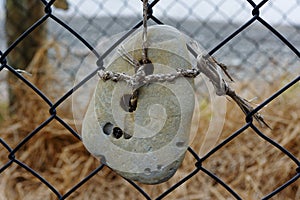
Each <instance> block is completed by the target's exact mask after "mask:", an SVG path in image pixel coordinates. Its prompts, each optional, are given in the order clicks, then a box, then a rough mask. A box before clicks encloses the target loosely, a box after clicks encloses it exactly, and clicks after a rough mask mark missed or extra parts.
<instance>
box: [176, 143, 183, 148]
mask: <svg viewBox="0 0 300 200" xmlns="http://www.w3.org/2000/svg"><path fill="white" fill-rule="evenodd" d="M176 146H177V147H183V146H184V142H176Z"/></svg>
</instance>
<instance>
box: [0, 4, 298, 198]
mask: <svg viewBox="0 0 300 200" xmlns="http://www.w3.org/2000/svg"><path fill="white" fill-rule="evenodd" d="M54 2H55V0H51V1H46V0H41V3H43V4H44V15H43V17H41V18H40V19H38V20H37V21H36V22H35V23H34V24H33V25H32V26H31V27H29V28H28V29H27V30H26V31H24V32H23V33H22V34H21V35H20V36H19V38H17V39H16V40H15V41H14V42H13V43H12V44H11V45H10V46H9V47H8V48H6V49H5V50H3V51H2V50H1V51H0V64H1V66H0V72H3V71H4V70H3V69H6V70H8V71H9V73H12V74H14V75H15V76H16V77H17V78H18V79H19V80H21V81H22V83H23V84H26V85H27V86H28V87H29V88H30V89H31V90H33V91H34V92H35V93H36V94H37V95H38V96H40V97H41V98H42V99H43V101H45V103H46V104H47V105H48V107H49V117H48V119H46V120H45V121H44V122H43V123H41V124H39V126H38V127H37V128H36V129H34V130H32V132H31V133H30V134H29V135H27V137H26V138H24V139H23V140H21V141H20V142H19V143H18V145H17V146H16V147H14V148H12V147H10V146H9V142H7V141H5V140H4V139H2V138H1V135H0V144H1V145H2V147H3V148H4V149H6V151H7V152H8V153H7V155H8V159H9V160H8V161H7V162H6V163H5V164H4V165H2V166H0V174H1V173H3V172H4V171H5V170H7V169H8V168H9V167H10V166H11V165H12V164H17V165H19V166H20V167H22V168H23V169H25V170H26V171H27V172H29V173H31V174H32V175H33V176H35V177H36V178H38V179H39V180H40V181H41V182H42V183H43V184H44V185H46V186H47V187H48V188H49V189H50V190H51V191H52V192H53V193H54V194H55V195H56V196H57V198H58V199H61V200H62V199H66V198H67V197H69V196H70V195H71V194H72V193H74V192H75V191H76V190H77V189H78V188H79V187H81V186H82V185H83V184H85V183H86V182H87V181H89V179H91V178H92V177H93V176H95V175H96V174H97V173H98V172H99V171H101V170H102V169H103V168H104V167H105V166H104V165H102V164H101V165H100V166H98V167H97V168H96V169H95V170H94V171H92V172H91V173H90V174H89V175H88V176H86V177H85V178H84V179H82V180H81V181H80V182H78V183H76V184H75V186H74V187H73V188H71V189H70V190H69V191H68V192H66V193H65V194H62V193H60V192H59V191H58V190H57V189H56V187H55V186H54V185H52V184H51V183H50V182H48V181H47V179H45V178H44V177H43V176H42V175H41V174H39V173H38V172H37V171H35V170H34V169H32V168H30V167H29V166H27V165H26V164H25V163H23V162H22V161H20V160H19V158H18V156H17V155H16V154H17V152H18V151H19V149H20V148H22V147H23V146H24V145H25V144H26V143H27V142H28V141H29V140H30V139H31V138H32V137H34V136H35V135H36V134H37V133H38V132H39V131H40V130H41V129H43V128H45V127H46V126H48V125H49V123H50V122H52V121H54V120H55V121H57V122H59V123H60V124H61V125H62V126H64V127H65V129H67V130H68V131H69V132H70V134H72V135H74V136H75V137H76V138H78V139H79V140H81V136H80V134H78V133H77V132H76V131H75V130H74V129H73V128H72V127H71V126H70V125H69V124H68V123H67V122H66V121H65V120H63V119H62V118H61V116H60V115H59V114H58V113H57V112H56V109H57V108H58V106H60V105H61V104H62V103H63V102H64V101H66V100H67V99H68V98H69V97H71V96H72V95H73V94H74V92H75V91H76V90H78V89H79V88H81V87H82V86H83V85H84V84H86V82H87V81H89V80H90V79H91V78H92V77H94V76H96V74H97V72H98V70H99V69H103V66H102V64H103V60H104V59H105V58H106V57H107V56H108V54H109V53H110V52H112V51H113V50H114V49H115V48H116V47H117V46H118V45H119V44H120V43H121V42H122V41H123V40H124V39H126V38H127V37H129V36H130V35H131V34H132V33H133V32H134V31H135V29H137V28H139V27H141V26H142V25H143V20H142V19H140V21H136V22H135V23H136V25H134V26H132V28H131V29H130V30H129V31H127V32H126V33H125V34H124V35H123V37H122V38H121V39H119V40H118V41H117V42H116V43H114V44H112V46H111V47H110V48H109V49H108V50H107V51H105V52H104V53H102V54H100V53H99V52H97V50H96V49H95V47H94V46H93V45H92V44H91V43H94V41H92V42H91V41H88V40H86V39H85V37H86V35H85V34H83V33H82V31H81V30H75V29H78V27H77V28H74V27H72V26H71V25H68V24H67V23H66V22H64V21H63V20H62V19H61V18H60V15H57V14H55V12H53V3H54ZM82 2H83V1H82ZM94 2H95V3H96V4H98V3H99V2H100V1H99V2H98V1H94ZM124 2H126V1H124ZM142 2H143V1H141V5H142ZM174 2H175V0H174ZM176 2H178V3H179V4H180V6H182V7H183V8H188V10H189V12H190V13H192V14H193V13H194V14H195V13H196V12H197V11H196V8H195V10H193V9H191V8H190V7H189V5H188V1H176ZM210 2H212V1H207V2H206V3H207V4H208V6H216V5H213V4H212V3H210ZM236 2H237V3H238V4H239V5H240V6H241V9H243V8H245V7H248V6H249V5H250V6H251V7H252V10H251V13H250V14H251V17H250V18H249V20H248V21H246V22H245V23H243V24H242V25H241V26H238V27H237V26H235V24H234V22H233V21H230V24H231V25H232V26H233V27H234V28H235V31H233V32H232V33H230V34H227V33H228V30H227V29H226V28H225V27H221V28H220V31H219V32H214V33H215V34H214V37H216V38H217V39H218V40H219V42H218V43H217V44H215V45H214V46H210V47H209V49H210V51H209V54H210V55H214V54H216V53H217V51H218V50H220V49H221V48H228V47H229V49H231V51H233V52H236V53H237V54H238V55H240V52H239V51H238V50H237V49H235V47H234V46H232V45H231V44H229V43H230V41H232V40H233V39H234V38H238V37H243V38H245V39H246V40H247V41H248V42H249V41H250V42H253V45H254V46H256V47H258V44H257V42H256V41H255V40H253V39H252V38H251V36H250V35H247V34H245V33H244V32H243V31H244V30H245V29H246V28H247V27H249V26H250V25H252V24H253V23H254V22H257V23H259V24H260V25H261V26H263V27H264V28H265V29H266V30H267V33H268V34H274V35H275V36H276V38H277V40H278V42H282V43H284V44H285V45H286V47H288V48H289V49H290V51H289V52H288V54H295V55H296V59H294V61H295V60H297V61H299V59H300V52H299V49H298V48H297V47H296V46H294V45H293V44H292V43H291V42H290V41H289V40H288V39H286V38H285V37H284V36H283V35H282V34H281V33H280V27H279V28H278V27H273V26H272V25H271V24H269V23H268V21H267V20H265V19H264V17H262V16H261V15H260V13H261V10H262V9H263V8H264V7H265V5H266V4H268V3H272V1H271V0H270V1H268V0H263V1H261V2H259V3H258V4H257V3H255V2H254V1H252V0H240V1H236ZM159 4H161V7H162V6H163V4H164V2H163V1H161V2H160V1H159V0H154V1H151V2H150V3H149V4H148V20H149V22H151V23H152V24H164V22H163V21H162V20H160V19H159V18H157V17H156V16H155V14H154V12H153V10H154V9H155V8H156V6H158V5H159ZM16 6H18V5H16ZM126 6H128V5H127V4H126V3H124V5H121V7H120V10H119V12H122V10H123V9H125V8H124V7H126ZM173 6H174V4H169V5H167V7H166V9H169V10H171V9H172V7H173ZM78 7H80V5H78ZM78 7H77V9H78ZM24 9H25V8H24ZM128 9H132V10H134V9H136V8H131V7H129V8H128ZM290 10H291V11H292V8H291V9H290ZM75 11H76V9H75ZM103 11H104V12H109V11H107V10H105V8H103ZM217 12H218V9H217V7H216V9H215V10H214V11H212V13H211V15H213V14H215V13H217ZM190 13H189V14H190ZM165 14H166V15H168V13H165ZM219 14H220V15H223V16H225V17H228V16H227V15H226V14H224V13H222V12H220V13H219ZM239 14H240V11H237V12H235V13H232V16H230V17H233V18H234V17H238V16H239ZM211 15H208V18H206V19H204V21H205V20H207V21H209V17H210V16H211ZM111 18H112V19H113V22H114V23H117V25H118V26H119V27H120V28H121V30H127V29H128V27H127V25H124V23H120V22H118V21H117V18H118V17H117V16H111ZM188 18H189V15H188V14H184V13H182V16H181V18H180V19H178V21H174V19H173V21H172V20H171V21H170V22H171V24H172V23H173V25H175V26H177V27H178V26H181V30H186V31H187V32H189V35H190V36H192V37H193V36H195V35H196V34H197V33H198V32H199V28H198V29H196V30H193V31H191V30H187V29H186V27H185V26H184V23H185V22H187V19H188ZM196 19H197V20H199V21H200V20H203V19H201V18H200V17H199V15H197V16H196ZM45 21H52V22H55V23H56V26H60V27H61V28H62V29H63V30H65V31H68V32H69V33H70V34H72V35H73V36H74V42H75V41H80V42H81V43H82V44H83V45H84V46H86V47H87V48H88V49H89V51H90V52H92V53H93V54H94V55H95V56H96V57H97V58H98V61H97V64H98V68H97V69H95V70H94V71H93V72H91V73H90V74H89V75H88V76H87V77H86V78H85V79H83V80H82V81H81V82H79V83H78V84H77V85H75V86H74V87H72V88H70V89H69V90H68V91H67V92H66V93H65V94H64V95H62V96H61V97H60V98H59V99H58V100H57V101H56V102H52V101H51V100H50V98H49V97H48V96H46V95H45V94H44V93H43V92H42V91H40V90H39V89H38V88H37V87H36V86H35V85H34V84H32V83H31V82H30V81H29V80H27V79H26V76H23V75H22V73H20V71H18V70H17V69H15V68H17V67H16V66H10V65H9V64H8V62H7V59H6V58H7V56H8V55H9V54H10V53H11V51H12V50H14V48H16V47H17V46H18V44H19V43H21V42H22V41H23V40H25V39H26V38H27V37H28V35H29V34H31V33H32V32H33V31H34V30H35V29H37V28H38V27H39V26H41V25H42V24H43V23H44V22H45ZM89 23H90V24H89V26H92V24H93V23H96V22H94V21H93V19H90V20H89ZM203 26H204V27H205V28H206V29H207V30H210V29H211V27H210V24H209V22H207V23H204V24H203ZM88 28H89V27H88V25H87V26H84V27H82V30H83V29H88ZM108 28H109V25H107V26H105V25H103V26H98V30H97V31H98V32H99V34H98V35H99V37H102V36H103V35H101V34H105V33H107V32H108V31H107V29H108ZM222 30H224V31H225V32H226V34H227V35H228V36H227V37H224V36H223V33H222ZM91 31H96V30H91ZM296 31H299V30H298V29H297V30H296ZM296 33H298V36H297V37H299V32H296ZM295 35H296V34H295ZM97 39H99V38H95V41H97ZM204 46H205V44H204ZM66 48H68V49H70V47H68V46H66ZM258 48H259V47H258ZM258 50H261V49H258ZM258 50H257V51H258ZM263 52H267V50H264V51H263ZM252 53H253V52H250V53H249V55H248V56H249V57H250V56H252ZM277 53H279V52H277ZM50 56H51V55H50ZM242 62H247V58H243V60H242ZM261 64H262V65H263V64H264V62H262V63H261ZM57 67H60V66H57ZM298 67H299V66H298ZM62 68H63V67H62ZM260 70H261V69H259V70H258V71H257V72H258V73H259V72H260ZM299 81H300V75H298V76H296V78H295V79H294V80H292V81H290V82H289V83H287V84H286V85H285V86H284V87H282V88H281V89H280V90H278V91H276V92H275V93H274V94H273V95H272V96H270V97H269V98H267V99H266V100H265V101H264V102H263V103H261V104H260V105H258V106H257V107H256V108H255V109H254V110H252V111H251V112H250V113H249V114H248V115H247V117H246V121H245V124H244V126H243V127H241V128H240V129H239V130H237V131H236V132H234V133H232V134H231V135H230V136H229V137H228V138H226V139H225V140H223V141H222V142H221V143H220V144H218V145H217V146H216V147H214V148H213V149H212V150H210V151H209V152H208V153H207V154H206V155H204V156H203V157H199V155H198V154H197V153H196V152H195V151H194V150H193V149H192V148H191V147H189V148H188V152H189V153H190V154H191V155H192V156H193V157H194V160H195V169H194V171H192V172H191V173H190V174H187V175H186V176H185V177H184V178H183V179H182V180H180V181H179V182H177V183H176V184H175V185H173V186H172V187H170V188H169V189H167V190H166V191H164V192H163V193H162V194H161V195H160V196H158V197H157V198H156V199H163V198H164V197H166V196H167V195H168V194H170V193H171V192H172V191H174V190H176V188H178V187H179V186H180V185H182V184H183V183H185V182H186V181H187V180H189V179H190V178H191V177H193V176H194V175H196V174H197V173H204V174H206V175H207V176H209V177H211V178H212V179H213V180H215V181H216V182H217V183H218V184H220V186H222V187H224V188H225V189H226V190H227V191H228V192H229V193H230V194H231V195H232V196H233V197H234V198H236V199H242V198H241V197H240V195H239V194H238V193H237V192H236V191H235V189H234V188H232V187H230V186H229V185H228V184H226V182H224V181H223V180H222V179H220V178H219V177H217V176H216V175H214V174H213V173H212V172H211V171H210V170H209V169H207V168H205V167H203V165H202V163H203V162H204V161H206V160H207V159H210V157H211V156H212V155H213V154H214V153H216V152H217V151H222V150H221V149H222V147H224V146H225V145H226V144H228V143H229V142H231V141H232V140H234V139H235V138H236V137H237V136H239V135H240V134H242V133H244V132H245V131H246V130H248V129H252V130H253V131H254V132H255V133H256V134H257V135H258V136H259V137H261V138H262V139H263V140H265V141H266V142H268V143H269V144H271V145H272V146H273V147H274V148H277V149H278V150H280V151H281V152H282V153H284V154H285V155H286V156H288V157H289V158H290V160H291V161H292V162H294V163H295V164H296V165H297V166H298V168H297V169H296V171H295V174H294V176H293V177H292V178H291V179H290V180H288V181H286V182H285V183H284V184H282V185H281V186H279V187H278V188H276V189H275V190H273V191H272V192H270V193H269V194H266V195H265V196H264V197H263V199H270V198H271V197H273V196H275V195H277V194H278V193H279V192H280V191H282V190H284V189H285V188H286V187H289V186H290V185H291V184H292V183H294V182H295V181H296V180H297V179H299V177H300V160H299V158H297V157H295V156H294V155H293V154H292V153H290V152H289V151H288V150H287V149H285V148H284V147H283V146H281V145H280V144H279V143H277V142H275V141H274V140H272V139H271V138H269V137H267V136H266V135H265V134H264V133H263V132H262V131H261V130H260V127H257V126H256V125H255V124H254V123H252V121H253V118H254V116H255V114H257V113H258V111H260V110H261V109H262V108H263V107H265V106H266V105H268V104H269V103H270V102H271V101H273V100H274V99H275V98H277V97H279V96H280V95H281V94H282V93H283V92H285V91H286V90H288V89H289V88H290V87H292V86H294V85H296V84H299ZM127 181H128V182H129V183H130V184H131V185H132V186H133V187H135V188H136V189H137V190H138V191H139V192H140V193H141V194H142V195H143V196H144V197H145V199H151V197H150V196H149V194H147V193H146V192H145V191H144V190H143V188H141V187H140V186H139V185H137V184H136V183H135V182H133V181H131V180H127Z"/></svg>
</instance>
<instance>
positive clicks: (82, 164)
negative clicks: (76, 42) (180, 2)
mask: <svg viewBox="0 0 300 200" xmlns="http://www.w3.org/2000/svg"><path fill="white" fill-rule="evenodd" d="M32 71H33V72H34V70H32ZM36 74H37V73H36V72H34V73H33V76H32V77H29V79H30V81H32V82H33V83H34V84H36V85H37V86H38V87H39V86H42V85H44V84H45V83H46V82H47V83H48V84H49V81H50V77H49V76H46V77H45V76H44V77H38V76H36ZM47 74H49V73H47ZM280 84H281V83H280ZM280 84H276V85H273V86H268V87H269V88H265V90H264V91H276V90H277V89H279V87H280V86H281V85H280ZM15 85H16V87H18V86H19V85H20V83H17V84H15ZM247 85H248V84H247ZM20 92H21V93H20V97H19V100H20V101H22V102H24V103H23V104H22V105H23V107H22V108H21V109H19V111H20V113H16V114H15V115H14V116H6V117H5V120H4V121H2V122H1V128H0V131H1V138H2V139H4V140H5V141H6V142H7V143H8V144H9V145H10V146H11V147H12V148H14V147H15V146H16V145H17V144H18V143H19V142H20V141H21V140H22V139H23V138H25V137H26V136H27V135H28V134H29V133H30V132H31V131H32V130H33V129H35V128H36V127H37V126H38V125H39V124H40V123H41V122H43V121H44V120H46V119H47V118H48V117H49V113H48V110H49V108H48V106H47V105H46V104H45V103H44V102H43V101H42V100H41V99H40V98H39V97H38V96H37V95H35V94H34V93H33V92H31V91H30V90H28V88H21V90H20ZM270 94H271V93H268V92H264V94H263V95H262V96H261V97H262V99H263V98H264V97H268V95H270ZM299 94H300V92H299V86H298V87H297V88H296V87H294V88H292V89H291V90H289V91H288V92H287V93H285V94H284V95H282V96H281V97H279V98H278V99H276V100H275V101H274V102H272V103H271V104H270V105H269V106H268V107H267V108H265V109H264V110H263V113H264V115H265V118H266V121H267V122H268V123H269V125H270V126H271V127H272V128H273V129H272V130H269V129H262V130H263V131H264V133H266V135H268V136H269V137H271V138H273V139H274V140H275V141H277V142H279V143H280V144H281V145H282V146H284V147H285V148H286V149H288V150H289V151H290V152H292V153H293V154H294V155H295V156H296V157H297V158H298V159H299V158H300V151H299V150H300V149H299V146H300V125H299V121H300V113H299V110H300V104H299V103H298V101H299V97H300V96H299ZM297 95H298V96H297ZM58 113H59V115H60V116H61V117H63V118H65V119H66V120H67V121H69V122H71V121H72V120H69V119H68V117H69V116H70V113H66V112H65V111H61V110H58ZM203 115H205V116H207V117H204V118H202V120H203V121H202V122H201V123H202V124H203V126H201V130H200V129H199V132H198V135H197V136H196V138H195V139H194V142H193V144H192V147H193V148H194V149H196V150H198V149H200V146H201V145H202V144H201V141H202V140H203V135H201V133H202V132H203V131H205V130H206V128H207V127H205V124H208V121H209V116H210V113H209V112H205V111H204V112H203ZM243 119H244V115H243V114H242V112H241V111H240V110H239V109H238V108H237V106H236V105H234V103H233V102H230V103H228V107H227V113H226V123H225V126H224V128H223V133H222V135H221V138H219V140H218V142H219V143H220V142H221V141H222V140H223V139H224V138H226V137H227V136H229V135H230V134H231V133H232V132H234V131H236V130H237V129H239V128H240V127H241V126H242V125H243V123H244V120H243ZM71 125H72V126H73V124H71ZM7 155H8V152H7V150H6V149H4V148H3V147H2V146H0V166H2V165H3V164H4V163H6V162H7V161H8V159H7ZM16 158H17V159H18V160H19V161H21V162H24V163H25V164H26V165H27V166H29V167H31V168H32V169H34V170H36V171H37V172H38V173H39V174H40V175H42V176H43V177H44V178H45V179H46V180H48V181H49V182H50V183H51V184H53V185H54V187H55V188H56V189H57V190H58V191H59V192H61V193H62V194H64V193H66V192H67V191H68V190H69V189H70V188H71V187H73V186H74V185H75V184H76V183H77V182H78V181H80V180H82V179H83V178H84V177H85V176H87V175H88V174H89V173H90V172H91V171H92V170H93V169H95V168H96V167H97V166H98V165H99V162H98V161H97V160H96V159H94V158H93V157H92V156H91V155H90V154H89V153H88V152H87V151H86V150H85V148H84V147H83V145H82V143H81V142H80V141H78V140H77V139H76V138H75V137H74V136H72V135H71V134H70V133H69V132H68V131H67V130H66V129H65V128H64V127H63V126H62V125H60V124H59V123H58V122H56V121H55V120H54V121H52V122H51V123H50V124H49V125H48V126H46V127H45V128H43V129H42V130H41V131H40V132H38V133H37V134H36V135H35V136H34V137H33V138H31V139H30V140H29V142H28V143H26V144H25V145H24V146H22V147H21V148H20V150H19V151H18V152H17V153H16ZM194 163H195V160H194V159H193V158H192V156H191V155H189V154H188V155H187V156H186V158H185V160H184V162H183V165H182V166H181V168H180V169H179V170H178V172H177V173H176V175H175V176H174V177H173V178H172V179H171V180H169V181H168V182H166V183H163V184H159V185H154V186H149V185H141V186H142V187H143V188H144V190H145V191H146V192H148V193H149V194H150V195H151V197H153V198H154V197H157V196H158V195H159V194H160V193H161V192H163V191H165V190H167V189H168V188H169V187H170V186H171V185H173V184H174V183H176V182H177V181H179V180H180V179H181V178H183V177H185V176H186V175H187V173H189V172H191V171H192V170H193V169H195V166H194ZM203 166H204V167H205V168H207V169H208V170H210V171H211V172H213V173H215V174H216V175H217V176H219V177H220V178H221V179H222V180H223V181H225V182H226V183H227V184H229V185H230V186H231V187H232V188H234V190H235V191H236V192H237V193H238V194H239V195H241V197H242V198H243V199H259V198H261V197H263V196H264V195H266V194H268V193H270V192H271V191H273V190H274V189H275V188H277V187H278V186H280V185H281V184H283V183H284V182H286V181H287V180H289V179H290V178H291V177H292V176H293V175H295V172H296V171H295V169H296V165H295V164H294V163H293V162H291V160H290V159H289V158H288V157H287V156H285V155H284V154H282V153H281V152H280V151H278V150H277V149H275V148H274V147H272V146H271V145H270V144H268V143H266V142H265V141H264V140H262V139H261V138H260V137H258V136H257V134H256V133H255V132H254V131H251V130H247V131H245V132H244V133H242V134H241V135H240V136H238V137H237V138H236V139H234V140H233V141H232V142H230V143H229V144H227V145H226V146H224V147H223V148H222V149H221V150H220V151H218V152H217V153H215V154H214V155H213V156H212V157H210V158H209V159H208V160H206V161H205V162H204V163H203ZM299 185H300V184H299V180H298V181H297V182H296V183H294V184H292V185H291V186H289V187H288V188H286V189H285V190H284V191H282V192H280V194H279V195H277V196H276V197H274V199H300V187H299ZM0 199H1V200H2V199H3V200H4V199H8V200H15V199H30V200H31V199H43V200H45V199H56V196H55V195H53V193H52V192H51V191H50V190H49V189H48V188H47V187H46V186H45V185H44V184H41V182H40V181H39V180H38V179H37V178H36V177H34V176H33V175H32V174H30V173H29V172H27V171H26V170H24V169H23V168H21V167H19V166H18V165H17V164H15V163H13V164H12V165H11V166H10V167H9V168H8V169H6V170H5V171H4V172H2V174H0ZM68 199H93V200H94V199H95V200H96V199H143V197H142V195H141V194H139V193H138V192H137V191H136V190H135V189H134V188H133V187H132V186H131V185H130V184H128V183H127V182H126V181H125V180H123V179H122V178H120V177H119V176H118V175H116V174H115V173H114V172H112V171H110V170H109V169H107V168H104V170H102V171H100V172H99V173H98V174H97V175H96V176H95V177H93V178H92V179H91V180H89V181H88V182H87V183H86V184H84V185H83V186H82V187H81V188H80V189H78V190H77V191H76V192H74V193H73V194H72V195H71V196H70V197H69V198H68ZM166 199H182V200H183V199H233V197H232V196H231V195H230V194H229V193H228V192H227V191H226V190H225V189H224V188H223V187H221V186H220V185H219V184H217V183H216V182H215V181H213V180H212V179H211V178H209V177H208V176H207V175H205V174H204V173H202V172H199V173H198V174H197V175H195V176H194V177H193V178H191V179H190V180H189V181H187V182H186V183H185V184H183V185H182V186H180V187H179V188H177V189H176V190H175V191H173V192H172V193H171V194H170V195H168V196H167V197H166Z"/></svg>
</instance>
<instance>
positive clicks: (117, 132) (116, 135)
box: [113, 127, 123, 139]
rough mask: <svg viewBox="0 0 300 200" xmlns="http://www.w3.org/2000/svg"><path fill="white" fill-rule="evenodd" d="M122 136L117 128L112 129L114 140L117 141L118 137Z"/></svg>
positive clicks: (121, 132) (120, 130)
mask: <svg viewBox="0 0 300 200" xmlns="http://www.w3.org/2000/svg"><path fill="white" fill-rule="evenodd" d="M122 135H123V131H122V129H120V128H119V127H114V129H113V136H114V138H116V139H119V138H120V137H122Z"/></svg>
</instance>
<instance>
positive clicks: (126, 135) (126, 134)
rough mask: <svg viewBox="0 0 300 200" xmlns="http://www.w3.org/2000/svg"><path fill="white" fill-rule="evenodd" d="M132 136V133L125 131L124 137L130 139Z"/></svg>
mask: <svg viewBox="0 0 300 200" xmlns="http://www.w3.org/2000/svg"><path fill="white" fill-rule="evenodd" d="M130 138H132V135H129V134H128V133H126V132H124V139H126V140H128V139H130Z"/></svg>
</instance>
